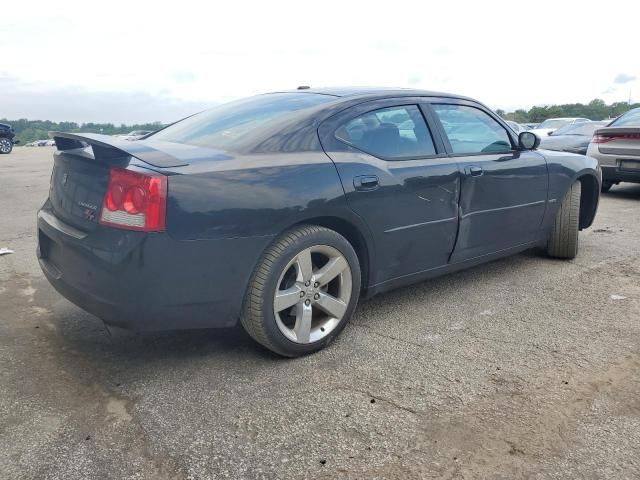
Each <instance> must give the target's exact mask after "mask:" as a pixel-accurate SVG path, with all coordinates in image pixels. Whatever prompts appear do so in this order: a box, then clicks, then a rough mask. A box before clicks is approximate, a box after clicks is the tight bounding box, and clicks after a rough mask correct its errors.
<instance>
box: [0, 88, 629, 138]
mask: <svg viewBox="0 0 640 480" xmlns="http://www.w3.org/2000/svg"><path fill="white" fill-rule="evenodd" d="M636 107H640V103H634V104H629V103H627V102H614V103H612V104H611V105H607V104H606V103H605V102H604V100H601V99H599V98H596V99H594V100H591V101H590V102H589V103H587V104H586V105H585V104H583V103H566V104H563V105H549V106H544V107H532V108H530V109H529V110H524V109H519V110H516V111H515V112H505V111H504V110H502V109H498V110H496V113H497V114H498V115H500V116H501V117H502V118H504V119H506V120H513V121H514V122H518V123H539V122H542V121H544V120H546V119H547V118H554V117H584V118H588V119H590V120H606V119H608V118H615V117H617V116H619V115H622V114H623V113H624V112H626V111H627V110H629V109H631V108H636ZM0 123H8V124H9V125H11V126H13V128H14V130H15V132H16V138H17V139H18V140H20V142H22V145H24V144H25V143H29V142H33V141H34V140H43V139H46V138H47V134H48V132H50V131H58V132H87V133H102V134H105V135H117V134H123V133H129V132H130V131H132V130H158V129H159V128H161V127H162V126H163V125H162V124H161V123H160V122H153V123H143V124H135V125H125V124H124V123H123V124H121V125H120V126H116V125H114V124H113V123H82V124H79V123H76V122H51V121H49V120H27V119H25V118H21V119H20V120H7V119H4V118H3V119H0Z"/></svg>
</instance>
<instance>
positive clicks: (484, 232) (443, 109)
mask: <svg viewBox="0 0 640 480" xmlns="http://www.w3.org/2000/svg"><path fill="white" fill-rule="evenodd" d="M430 108H431V109H432V110H433V115H434V117H435V118H437V119H438V120H439V122H438V128H439V129H440V131H441V133H442V137H443V138H444V140H445V146H446V150H447V152H448V153H449V154H450V156H451V158H452V159H455V160H456V161H457V162H458V163H459V165H460V168H461V174H462V187H461V195H460V211H459V216H460V229H459V232H458V239H457V242H456V246H455V250H454V252H453V255H452V256H451V263H457V262H461V261H464V260H469V259H471V258H475V257H479V256H482V255H486V254H490V253H494V252H498V251H500V250H504V249H508V248H510V247H514V246H517V245H522V244H525V243H528V242H532V241H534V240H536V239H537V238H538V235H539V233H540V226H541V223H542V219H543V216H544V212H545V208H546V204H547V190H548V172H547V164H546V160H545V158H544V157H543V156H542V155H540V154H539V153H537V152H535V151H519V150H517V149H516V145H517V143H516V137H515V135H512V134H510V133H509V131H508V129H507V127H506V126H505V125H504V124H503V122H501V121H500V120H498V118H497V117H496V116H494V114H493V113H492V112H490V111H489V110H487V109H484V108H483V107H482V106H480V105H478V104H475V103H474V102H468V101H464V100H452V99H442V101H437V100H434V101H432V102H430Z"/></svg>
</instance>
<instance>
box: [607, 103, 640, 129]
mask: <svg viewBox="0 0 640 480" xmlns="http://www.w3.org/2000/svg"><path fill="white" fill-rule="evenodd" d="M609 126H610V127H640V108H634V109H633V110H629V111H628V112H627V113H625V114H624V115H621V116H620V117H618V118H616V119H615V120H614V121H613V122H611V125H609Z"/></svg>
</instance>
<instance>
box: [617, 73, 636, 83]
mask: <svg viewBox="0 0 640 480" xmlns="http://www.w3.org/2000/svg"><path fill="white" fill-rule="evenodd" d="M637 78H638V77H636V76H635V75H629V74H628V73H619V74H618V75H617V76H616V78H614V79H613V83H617V84H618V85H621V84H623V83H629V82H633V81H634V80H636V79H637Z"/></svg>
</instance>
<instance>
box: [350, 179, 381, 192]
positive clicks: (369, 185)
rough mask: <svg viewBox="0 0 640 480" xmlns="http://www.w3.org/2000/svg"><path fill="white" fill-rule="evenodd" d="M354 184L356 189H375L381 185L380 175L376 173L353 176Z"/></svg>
mask: <svg viewBox="0 0 640 480" xmlns="http://www.w3.org/2000/svg"><path fill="white" fill-rule="evenodd" d="M353 186H354V187H355V189H356V190H360V191H367V190H375V189H376V188H378V187H379V186H380V184H379V181H378V177H377V176H375V175H359V176H357V177H354V178H353Z"/></svg>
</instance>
